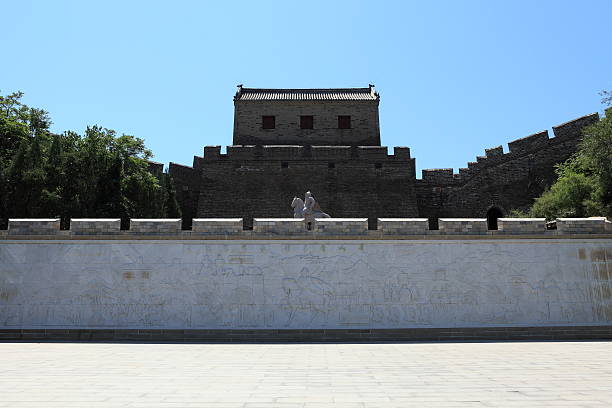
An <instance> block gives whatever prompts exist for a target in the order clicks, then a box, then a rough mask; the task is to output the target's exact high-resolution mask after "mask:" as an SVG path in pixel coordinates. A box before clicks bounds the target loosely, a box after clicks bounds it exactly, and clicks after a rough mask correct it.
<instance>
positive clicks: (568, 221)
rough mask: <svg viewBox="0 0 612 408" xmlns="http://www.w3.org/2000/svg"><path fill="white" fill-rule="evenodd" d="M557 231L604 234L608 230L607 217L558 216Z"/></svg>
mask: <svg viewBox="0 0 612 408" xmlns="http://www.w3.org/2000/svg"><path fill="white" fill-rule="evenodd" d="M557 231H559V233H566V234H602V233H604V232H606V219H605V218H604V217H593V218H557Z"/></svg>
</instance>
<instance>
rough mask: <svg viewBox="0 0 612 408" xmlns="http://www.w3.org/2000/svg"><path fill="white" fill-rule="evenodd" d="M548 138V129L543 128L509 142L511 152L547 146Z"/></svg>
mask: <svg viewBox="0 0 612 408" xmlns="http://www.w3.org/2000/svg"><path fill="white" fill-rule="evenodd" d="M548 139H549V138H548V130H543V131H542V132H538V133H534V134H532V135H529V136H526V137H523V138H521V139H516V140H514V141H512V142H510V143H508V149H510V153H519V152H527V151H529V150H533V149H538V148H541V147H543V146H545V145H546V143H547V142H548Z"/></svg>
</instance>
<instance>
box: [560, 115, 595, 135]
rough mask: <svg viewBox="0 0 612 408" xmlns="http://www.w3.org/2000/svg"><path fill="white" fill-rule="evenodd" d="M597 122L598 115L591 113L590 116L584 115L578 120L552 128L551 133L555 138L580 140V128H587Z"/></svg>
mask: <svg viewBox="0 0 612 408" xmlns="http://www.w3.org/2000/svg"><path fill="white" fill-rule="evenodd" d="M598 120H599V114H598V113H591V114H590V115H585V116H582V117H580V118H578V119H574V120H570V121H569V122H565V123H562V124H560V125H557V126H553V133H554V134H555V137H556V138H567V137H575V138H580V137H581V136H582V128H584V127H586V126H589V125H591V124H593V123H595V122H597V121H598Z"/></svg>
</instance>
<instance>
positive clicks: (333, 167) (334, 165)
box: [327, 162, 336, 169]
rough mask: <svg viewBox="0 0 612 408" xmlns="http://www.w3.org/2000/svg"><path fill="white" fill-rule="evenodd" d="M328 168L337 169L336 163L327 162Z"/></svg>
mask: <svg viewBox="0 0 612 408" xmlns="http://www.w3.org/2000/svg"><path fill="white" fill-rule="evenodd" d="M327 168H328V169H335V168H336V163H332V162H329V163H327Z"/></svg>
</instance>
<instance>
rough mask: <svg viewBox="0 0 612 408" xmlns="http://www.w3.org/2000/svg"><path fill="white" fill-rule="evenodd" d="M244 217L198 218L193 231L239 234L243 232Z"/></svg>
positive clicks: (194, 221)
mask: <svg viewBox="0 0 612 408" xmlns="http://www.w3.org/2000/svg"><path fill="white" fill-rule="evenodd" d="M242 229H243V226H242V218H196V219H194V220H193V226H192V231H193V232H194V233H197V234H212V235H214V234H239V233H241V232H242Z"/></svg>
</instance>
